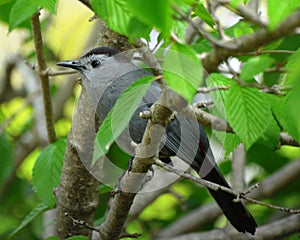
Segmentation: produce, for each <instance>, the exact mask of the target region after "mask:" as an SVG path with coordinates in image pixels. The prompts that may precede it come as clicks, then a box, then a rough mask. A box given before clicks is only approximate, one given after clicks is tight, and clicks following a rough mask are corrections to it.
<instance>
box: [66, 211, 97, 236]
mask: <svg viewBox="0 0 300 240" xmlns="http://www.w3.org/2000/svg"><path fill="white" fill-rule="evenodd" d="M65 216H66V217H69V218H70V219H71V220H72V221H73V224H76V225H80V226H82V227H86V228H88V229H91V230H93V231H96V232H99V228H97V227H94V226H91V225H89V224H88V223H87V222H86V221H83V220H78V219H75V218H73V217H72V216H71V215H70V214H69V213H67V212H65Z"/></svg>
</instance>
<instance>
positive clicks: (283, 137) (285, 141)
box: [278, 132, 300, 148]
mask: <svg viewBox="0 0 300 240" xmlns="http://www.w3.org/2000/svg"><path fill="white" fill-rule="evenodd" d="M280 145H289V146H294V147H299V146H300V145H299V143H298V142H297V141H296V140H295V139H293V138H292V137H291V136H290V135H289V134H287V133H285V132H281V133H280ZM279 147H280V146H278V148H279Z"/></svg>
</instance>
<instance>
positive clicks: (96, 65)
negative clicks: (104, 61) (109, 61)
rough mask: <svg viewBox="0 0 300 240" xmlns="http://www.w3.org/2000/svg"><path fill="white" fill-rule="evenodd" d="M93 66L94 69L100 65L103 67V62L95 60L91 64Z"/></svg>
mask: <svg viewBox="0 0 300 240" xmlns="http://www.w3.org/2000/svg"><path fill="white" fill-rule="evenodd" d="M91 65H92V67H93V68H96V67H98V66H99V65H101V61H100V60H94V61H92V62H91Z"/></svg>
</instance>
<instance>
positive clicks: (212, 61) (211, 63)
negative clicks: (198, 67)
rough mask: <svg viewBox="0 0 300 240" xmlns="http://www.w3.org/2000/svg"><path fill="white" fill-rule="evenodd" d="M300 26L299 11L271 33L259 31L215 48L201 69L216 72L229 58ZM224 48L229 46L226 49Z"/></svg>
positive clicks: (264, 30)
mask: <svg viewBox="0 0 300 240" xmlns="http://www.w3.org/2000/svg"><path fill="white" fill-rule="evenodd" d="M299 26H300V11H297V12H295V13H294V14H292V15H291V16H290V17H288V18H287V19H286V20H285V21H283V22H282V23H281V24H280V25H278V26H277V27H276V28H275V29H274V30H273V31H272V32H270V31H268V30H267V29H260V30H258V31H257V32H255V33H253V34H249V35H245V36H242V37H239V38H236V39H233V40H230V41H226V42H224V46H225V48H224V47H215V48H214V49H213V50H212V51H211V52H209V53H208V55H207V56H206V57H204V59H203V60H202V64H203V67H204V68H205V70H206V71H207V72H209V73H211V72H216V71H217V70H218V65H219V64H220V63H221V62H222V61H224V60H226V59H227V58H228V57H230V56H236V55H238V54H240V53H245V52H251V51H253V50H256V49H257V48H259V47H261V46H263V45H265V44H268V43H270V42H273V41H275V40H277V39H280V38H283V37H285V36H287V35H289V34H291V33H293V32H294V31H295V29H296V28H297V27H299ZM226 46H231V47H230V48H226Z"/></svg>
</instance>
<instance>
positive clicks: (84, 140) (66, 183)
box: [55, 89, 99, 238]
mask: <svg viewBox="0 0 300 240" xmlns="http://www.w3.org/2000/svg"><path fill="white" fill-rule="evenodd" d="M93 110H94V109H93V107H92V104H91V103H90V99H89V96H88V94H87V92H86V91H85V90H84V89H82V92H81V95H80V98H79V101H78V104H77V108H76V112H75V114H74V116H73V122H72V129H71V131H70V134H69V137H68V144H67V149H66V154H65V159H64V165H63V169H62V174H61V181H60V185H59V188H58V189H57V190H56V191H55V194H56V198H57V209H56V219H55V231H56V234H57V236H59V237H60V238H67V237H70V236H74V235H83V236H91V230H90V229H87V228H81V227H78V226H76V225H74V224H73V222H72V219H71V218H70V217H68V216H66V214H67V215H69V216H72V217H73V218H74V219H78V220H80V221H84V222H86V223H87V224H89V225H93V221H94V212H95V210H96V208H97V205H98V185H99V184H98V182H97V180H96V179H95V178H94V177H93V176H92V175H91V174H90V173H89V172H88V170H87V169H86V166H84V163H86V161H88V160H91V159H92V153H93V146H94V145H93V143H94V139H95V127H94V126H93V125H92V124H91V123H93V122H94V118H95V116H94V111H93Z"/></svg>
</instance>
